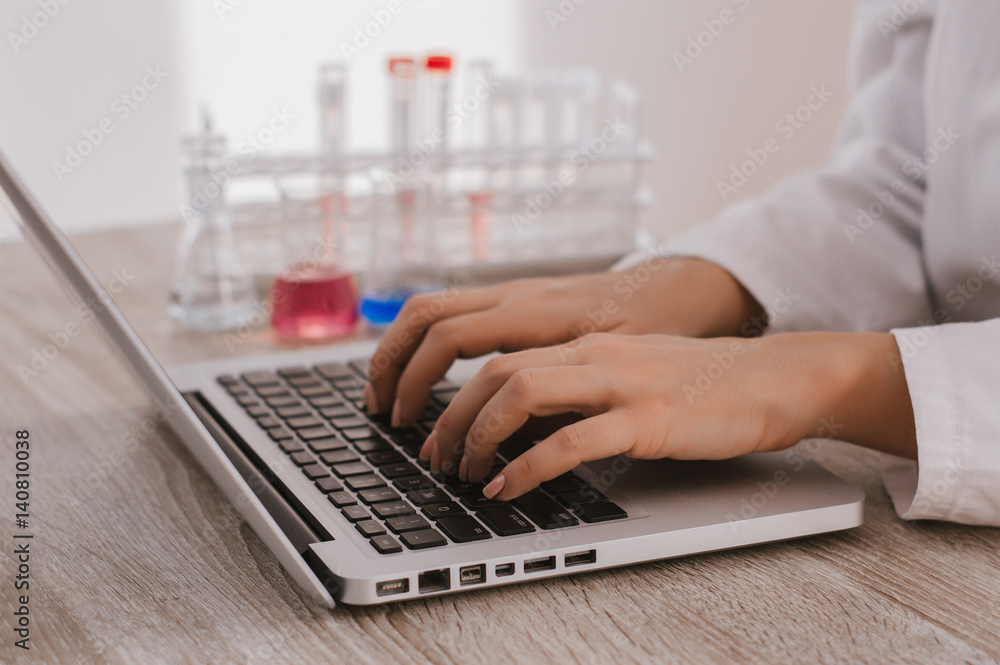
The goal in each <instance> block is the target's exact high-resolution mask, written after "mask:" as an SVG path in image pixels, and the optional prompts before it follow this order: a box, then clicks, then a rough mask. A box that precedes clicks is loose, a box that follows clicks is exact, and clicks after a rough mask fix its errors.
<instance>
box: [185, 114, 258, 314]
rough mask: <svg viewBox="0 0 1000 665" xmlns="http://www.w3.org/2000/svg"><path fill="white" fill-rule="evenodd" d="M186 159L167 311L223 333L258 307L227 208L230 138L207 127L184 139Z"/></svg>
mask: <svg viewBox="0 0 1000 665" xmlns="http://www.w3.org/2000/svg"><path fill="white" fill-rule="evenodd" d="M181 147H182V149H183V150H184V152H185V156H186V158H187V162H188V166H187V177H188V204H187V205H186V206H185V207H184V208H182V213H183V215H184V230H183V233H182V235H181V240H180V244H179V245H178V247H177V257H176V262H175V265H174V276H173V283H172V287H171V292H170V304H169V305H168V308H167V310H168V312H169V313H170V316H171V317H172V318H174V319H175V320H176V321H178V322H180V323H181V324H182V325H184V326H185V327H187V328H191V329H193V330H200V331H203V332H221V331H223V330H230V329H232V328H235V327H237V326H238V325H239V324H240V323H241V322H242V321H245V320H246V317H247V315H249V314H250V313H251V312H252V311H253V310H254V308H255V307H256V305H257V301H256V298H255V297H254V290H253V282H252V280H251V278H250V275H249V274H248V273H247V272H246V270H245V269H244V267H243V265H242V263H241V262H240V257H239V255H238V254H237V251H236V243H235V240H234V238H233V229H232V224H231V222H230V219H229V215H228V213H227V212H226V200H225V192H226V186H227V185H228V184H229V181H230V179H231V177H232V176H231V174H229V173H228V172H227V171H226V170H225V169H224V167H223V162H224V159H225V147H226V145H225V139H224V138H223V137H222V136H219V135H217V134H213V133H212V127H211V123H210V122H209V121H208V120H207V119H206V121H205V131H204V133H202V134H201V135H199V136H191V137H187V138H185V139H183V140H182V141H181Z"/></svg>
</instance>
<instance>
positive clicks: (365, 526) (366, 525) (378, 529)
mask: <svg viewBox="0 0 1000 665" xmlns="http://www.w3.org/2000/svg"><path fill="white" fill-rule="evenodd" d="M354 527H355V528H356V529H357V530H358V531H360V532H361V535H362V536H365V537H366V538H371V537H372V536H382V535H385V527H384V526H382V525H381V524H379V523H378V522H376V521H375V520H365V521H364V522H358V523H357V524H355V525H354Z"/></svg>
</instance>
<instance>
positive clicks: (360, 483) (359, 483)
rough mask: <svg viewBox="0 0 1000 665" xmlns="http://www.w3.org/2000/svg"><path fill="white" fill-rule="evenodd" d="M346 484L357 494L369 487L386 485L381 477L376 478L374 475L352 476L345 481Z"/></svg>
mask: <svg viewBox="0 0 1000 665" xmlns="http://www.w3.org/2000/svg"><path fill="white" fill-rule="evenodd" d="M344 484H345V485H347V486H348V487H350V488H351V489H352V490H354V491H355V492H359V491H361V490H366V489H368V488H369V487H382V486H383V485H385V481H384V480H382V477H381V476H376V475H375V474H374V473H372V474H368V475H367V476H350V477H349V478H347V479H345V480H344Z"/></svg>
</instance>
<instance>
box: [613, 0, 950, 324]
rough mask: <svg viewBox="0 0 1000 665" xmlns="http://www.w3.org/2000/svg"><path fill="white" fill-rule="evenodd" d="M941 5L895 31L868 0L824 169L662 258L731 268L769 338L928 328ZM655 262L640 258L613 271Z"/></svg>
mask: <svg viewBox="0 0 1000 665" xmlns="http://www.w3.org/2000/svg"><path fill="white" fill-rule="evenodd" d="M931 4H933V3H929V4H928V5H924V6H923V7H922V8H921V9H920V10H919V11H918V12H917V13H915V14H913V15H911V16H910V17H909V19H908V20H907V21H906V22H905V23H903V25H901V26H899V27H898V29H895V30H892V31H888V32H887V31H886V27H885V21H886V20H888V19H889V17H891V15H892V13H893V9H892V1H891V0H885V1H882V0H879V1H868V2H862V4H861V6H860V8H859V10H858V14H857V16H856V19H855V21H856V26H855V31H854V34H855V41H854V43H853V55H852V59H853V60H854V63H855V65H854V68H853V69H854V78H855V79H856V84H855V92H854V95H853V98H852V103H851V105H850V107H849V109H848V112H847V115H846V117H845V120H844V123H843V126H842V128H841V138H840V140H839V141H838V144H837V146H836V148H835V150H834V153H833V155H832V157H831V160H830V162H829V164H828V165H827V166H826V167H824V168H823V169H821V170H818V171H812V172H806V173H803V174H801V175H798V176H795V177H793V178H791V179H789V180H787V181H785V182H783V183H781V184H779V185H778V186H776V187H775V188H774V189H773V190H771V191H770V192H769V193H768V194H767V195H765V196H763V197H762V198H759V199H756V200H751V201H746V202H741V203H738V204H736V205H732V206H730V207H729V208H728V209H726V210H725V211H724V212H722V213H721V214H720V215H719V216H718V217H716V218H715V219H713V220H711V221H709V222H707V223H705V224H702V225H700V226H698V227H696V228H694V229H692V230H691V231H688V232H686V233H684V234H682V235H680V236H678V237H675V238H673V239H671V240H669V241H667V242H666V243H665V244H664V245H662V246H661V247H660V248H659V249H658V250H657V251H656V252H655V253H656V254H659V255H663V256H690V257H697V258H702V259H705V260H708V261H711V262H713V263H716V264H719V265H720V266H722V267H724V268H725V269H726V270H728V271H729V272H730V273H732V274H733V276H734V277H736V278H737V279H738V280H739V281H740V282H741V283H742V284H743V285H744V286H745V287H746V288H747V290H748V291H749V292H750V293H751V294H752V295H753V296H754V297H755V298H756V299H757V300H758V302H760V303H761V305H763V306H764V308H765V311H766V313H767V315H768V317H767V320H768V328H769V330H770V331H771V332H787V331H796V330H889V329H890V328H892V327H894V326H908V325H918V324H922V323H924V322H925V321H929V320H930V314H931V308H930V305H929V303H928V299H927V295H926V290H925V284H924V275H923V271H922V266H921V260H920V220H921V211H922V205H923V198H924V178H923V173H922V171H921V170H920V169H919V168H918V167H917V164H918V162H917V161H916V160H915V158H916V157H917V156H918V155H919V154H920V153H922V152H923V150H924V144H925V139H924V118H923V93H924V85H923V80H924V63H925V60H926V54H927V46H928V41H929V37H930V28H931V23H932V12H931V11H930V5H931ZM880 21H882V22H881V23H880ZM891 25H895V24H891ZM880 26H881V27H880ZM883 32H886V34H885V35H883ZM823 88H824V86H821V85H816V86H814V89H816V90H820V91H822V90H823ZM826 90H829V91H831V92H833V94H846V92H845V91H843V90H834V89H833V88H832V87H830V86H826ZM810 101H812V102H813V103H814V105H816V104H818V103H819V101H820V100H819V99H818V98H810ZM817 112H820V111H817ZM806 122H808V121H806ZM786 124H787V123H786ZM781 129H783V128H781ZM775 130H776V131H778V130H779V127H778V126H777V125H776V127H775ZM805 130H806V127H805V126H803V129H800V130H798V131H805ZM775 136H776V137H779V136H780V134H776V135H775ZM777 140H778V141H779V144H780V142H782V139H781V138H777ZM787 140H788V141H794V140H795V137H794V136H792V137H791V138H789V139H787ZM779 149H780V148H779ZM726 177H728V173H727V174H726V175H724V176H723V178H726ZM645 256H646V255H644V254H641V253H637V254H635V255H631V256H629V257H626V258H625V259H623V260H622V261H621V262H619V263H618V264H617V265H616V266H615V268H617V269H625V268H627V267H630V266H633V265H637V264H638V263H641V262H642V261H643V259H644V258H645ZM750 332H751V334H752V332H754V331H750ZM756 332H761V331H760V330H758V331H756Z"/></svg>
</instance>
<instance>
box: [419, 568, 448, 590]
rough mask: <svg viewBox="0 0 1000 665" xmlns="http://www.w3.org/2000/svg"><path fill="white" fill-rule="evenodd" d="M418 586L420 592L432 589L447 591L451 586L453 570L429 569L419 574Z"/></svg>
mask: <svg viewBox="0 0 1000 665" xmlns="http://www.w3.org/2000/svg"><path fill="white" fill-rule="evenodd" d="M417 588H418V589H419V590H420V593H431V592H432V591H447V590H448V589H450V588H451V570H449V569H448V568H442V569H441V570H428V571H425V572H423V573H420V574H419V575H417Z"/></svg>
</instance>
